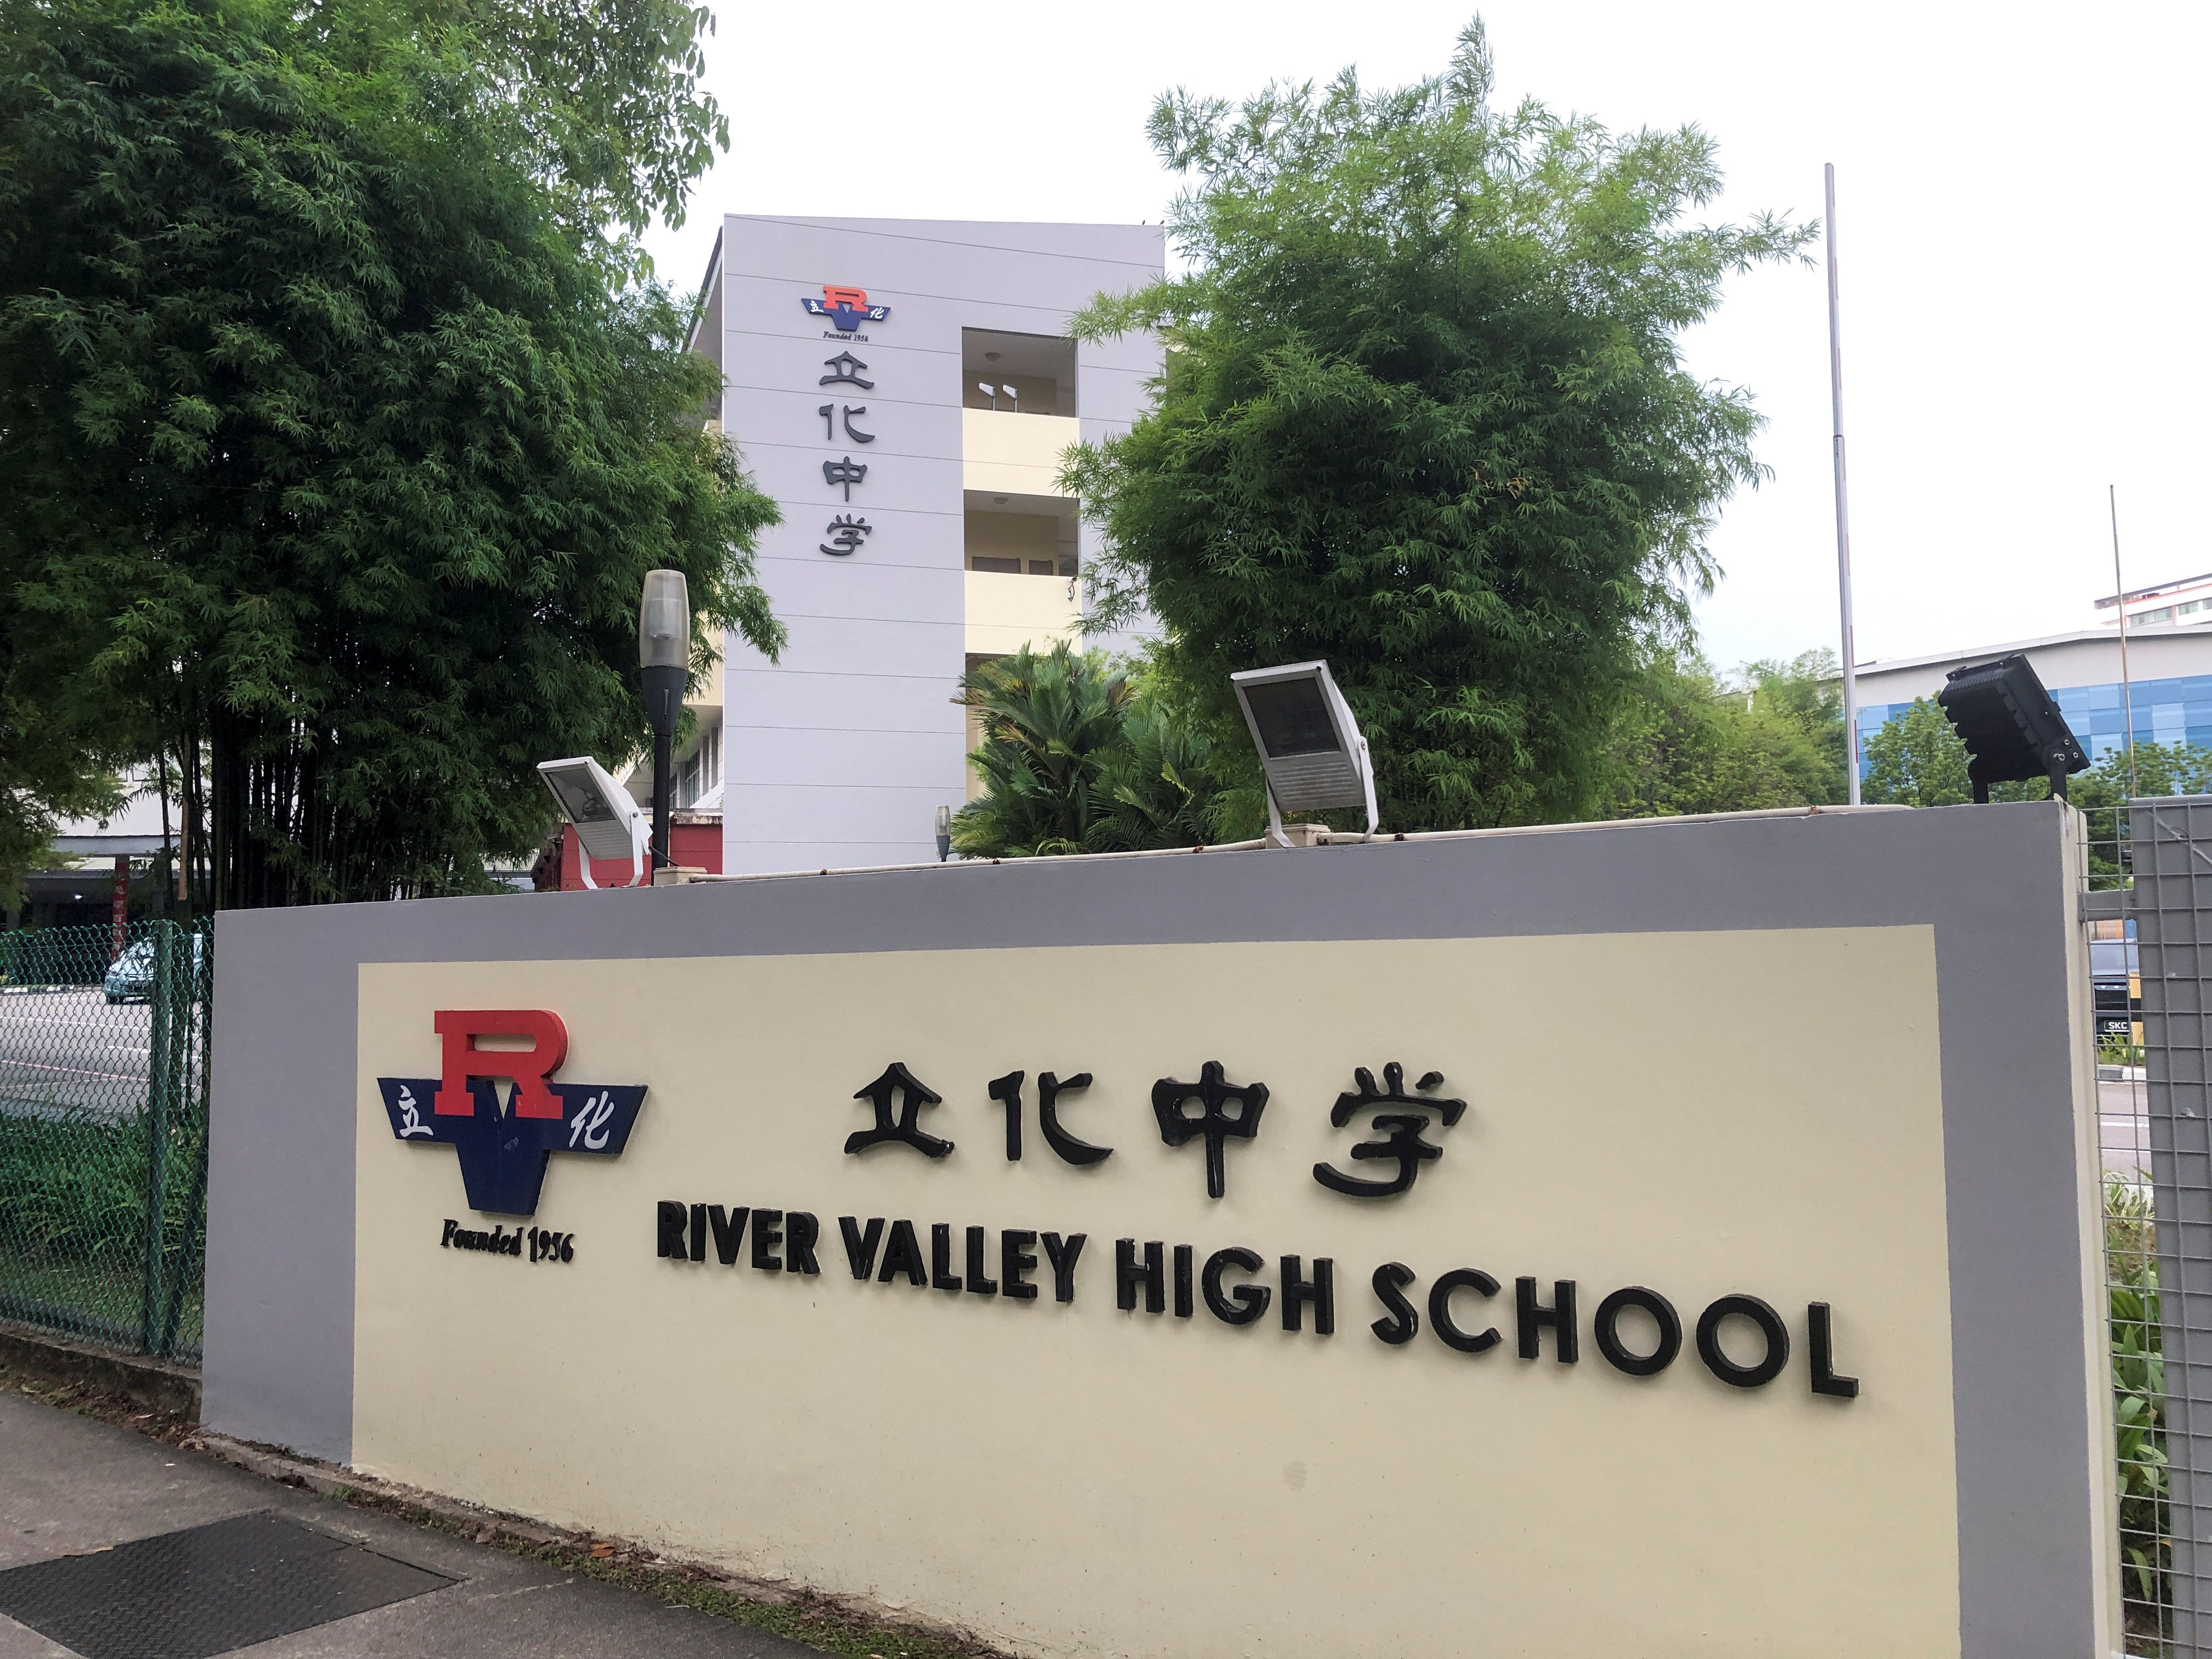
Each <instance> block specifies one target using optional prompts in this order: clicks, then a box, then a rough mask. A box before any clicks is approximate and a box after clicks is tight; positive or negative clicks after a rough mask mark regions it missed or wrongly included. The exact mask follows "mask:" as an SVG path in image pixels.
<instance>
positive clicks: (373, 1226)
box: [206, 805, 2118, 1659]
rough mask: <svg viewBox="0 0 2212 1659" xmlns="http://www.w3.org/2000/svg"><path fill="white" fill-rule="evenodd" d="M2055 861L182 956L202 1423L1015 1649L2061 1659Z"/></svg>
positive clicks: (761, 907)
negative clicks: (202, 1070)
mask: <svg viewBox="0 0 2212 1659" xmlns="http://www.w3.org/2000/svg"><path fill="white" fill-rule="evenodd" d="M2071 833H2072V831H2071V820H2070V818H2069V817H2068V816H2067V815H2065V813H2064V812H2063V809H2062V808H2059V807H2057V806H2055V805H2017V806H1996V807H1985V808H1960V809H1953V810H1948V811H1936V812H1924V813H1903V812H1883V811H1874V812H1867V813H1862V814H1842V813H1838V814H1822V815H1820V816H1817V817H1798V818H1781V819H1739V820H1733V821H1724V822H1718V823H1678V824H1667V823H1653V824H1637V825H1622V826H1609V827H1606V828H1602V829H1582V830H1576V831H1571V832H1545V833H1528V834H1518V835H1503V836H1480V837H1472V838H1468V839H1460V840H1449V841H1439V842H1423V843H1413V842H1408V843H1383V844H1378V845H1375V846H1371V847H1361V848H1328V849H1316V850H1310V851H1302V852H1297V853H1291V852H1273V853H1253V854H1204V855H1200V856H1195V857H1193V856H1180V857H1171V858H1163V859H1156V860H1107V861H1094V862H1076V861H1057V860H1040V861H1036V862H1032V863H1028V864H1021V865H1006V866H974V867H966V866H951V867H946V868H943V869H936V868H930V869H918V870H914V871H910V872H890V873H884V874H870V875H852V876H829V877H819V878H786V879H781V880H771V881H762V882H757V883H750V884H737V885H730V886H723V887H708V888H691V889H662V890H654V891H649V892H642V893H624V894H576V895H564V896H557V897H556V896H529V897H523V896H516V897H513V898H498V899H490V900H481V901H479V900H464V901H445V902H434V903H423V904H411V905H392V906H381V907H352V908H327V909H320V910H313V911H297V912H289V913H273V912H271V913H248V914H236V915H227V916H225V917H224V918H223V919H222V922H221V930H222V936H221V939H219V942H218V943H219V947H220V948H219V949H218V952H217V961H218V963H219V964H220V966H219V969H218V972H219V975H220V979H219V982H218V986H217V993H216V994H217V1003H218V1006H217V1010H216V1033H217V1036H216V1055H215V1065H216V1074H215V1087H216V1107H215V1114H216V1115H215V1134H216V1163H215V1174H214V1180H213V1187H212V1194H211V1214H210V1259H209V1289H208V1340H207V1353H208V1358H207V1383H206V1399H207V1415H208V1419H209V1421H210V1424H211V1425H212V1426H214V1427H216V1428H217V1429H219V1430H222V1431H226V1432H229V1433H233V1434H238V1435H243V1436H246V1437H252V1438H254V1439H258V1440H269V1441H276V1442H280V1443H289V1444H293V1445H296V1446H299V1447H301V1449H306V1450H308V1451H311V1452H315V1453H318V1454H319V1455H325V1456H327V1457H331V1458H335V1459H338V1460H341V1461H345V1462H351V1463H353V1464H354V1465H356V1467H359V1468H362V1469H365V1470H369V1471H373V1472H374V1473H377V1474H383V1475H386V1476H389V1477H392V1478H396V1479H398V1480H406V1481H410V1482H414V1483H416V1484H419V1485H422V1486H427V1487H430V1488H434V1489H436V1490H440V1491H443V1492H452V1493H457V1494H459V1495H461V1496H464V1497H466V1498H472V1499H475V1500H477V1501H479V1502H482V1503H485V1504H493V1505H496V1506H499V1507H501V1508H506V1509H510V1510H519V1511H521V1512H524V1513H526V1514H531V1515H534V1516H541V1517H544V1518H548V1519H550V1520H554V1521H557V1522H565V1523H569V1524H576V1525H584V1526H589V1527H592V1528H598V1529H600V1530H604V1531H608V1532H611V1533H616V1534H623V1535H627V1536H634V1537H636V1538H639V1539H641V1540H643V1541H647V1542H649V1543H651V1544H652V1545H653V1546H654V1547H659V1548H661V1549H663V1550H666V1551H670V1552H673V1553H680V1554H686V1555H690V1556H694V1557H701V1558H708V1559H714V1560H718V1561H721V1562H724V1563H726V1564H727V1565H732V1566H733V1567H738V1568H741V1569H743V1570H745V1571H751V1572H755V1573H766V1574H771V1575H788V1576H790V1577H793V1579H796V1580H799V1581H800V1582H805V1583H811V1584H815V1585H818V1586H821V1587H823V1588H827V1589H836V1590H841V1591H848V1592H855V1593H863V1594H868V1595H875V1596H877V1597H879V1598H882V1599H883V1600H884V1601H889V1602H891V1603H894V1604H896V1605H902V1606H905V1607H910V1608H913V1609H915V1610H917V1611H921V1612H925V1613H930V1614H933V1615H934V1616H937V1617H939V1618H943V1619H947V1620H956V1621H958V1622H961V1623H963V1624H966V1625H969V1626H972V1627H974V1628H975V1629H976V1630H978V1631H979V1632H983V1633H985V1634H987V1635H988V1636H990V1637H993V1638H996V1639H998V1640H1000V1641H1002V1642H1005V1643H1006V1644H1010V1645H1012V1646H1014V1647H1016V1648H1018V1649H1019V1650H1023V1651H1027V1652H1035V1653H1038V1654H1043V1655H1071V1656H1072V1655H1086V1656H1087V1655H1102V1656H1103V1655H1109V1654H1124V1653H1163V1652H1170V1653H1175V1654H1177V1655H1179V1656H1214V1655H1221V1656H1228V1655H1243V1654H1248V1653H1268V1652H1273V1653H1283V1654H1321V1653H1343V1654H1349V1653H1355V1652H1356V1653H1373V1652H1419V1653H1443V1652H1454V1651H1459V1652H1464V1651H1474V1650H1480V1651H1486V1652H1497V1653H1501V1654H1503V1653H1527V1654H1537V1653H1544V1654H1589V1653H1600V1652H1619V1653H1636V1654H1641V1655H1657V1654H1668V1655H1674V1654H1680V1655H1685V1656H1687V1655H1692V1654H1694V1655H1698V1656H1701V1659H1702V1656H1711V1655H1720V1654H1807V1655H1811V1654H1832V1653H1837V1652H1851V1653H1869V1654H1871V1653H1881V1654H1884V1655H1931V1656H1932V1655H1961V1654H1963V1655H1968V1656H1974V1659H1983V1656H1988V1659H1996V1656H2000V1655H2002V1656H2005V1659H2022V1656H2039V1655H2050V1656H2053V1659H2056V1656H2061V1655H2063V1656H2068V1659H2079V1656H2081V1655H2085V1654H2105V1653H2109V1652H2112V1651H2113V1650H2116V1648H2117V1640H2116V1629H2117V1627H2116V1625H2115V1623H2114V1620H2115V1619H2116V1616H2117V1613H2116V1609H2117V1601H2118V1597H2117V1586H2116V1584H2115V1583H2114V1582H2113V1556H2114V1550H2113V1546H2112V1524H2113V1521H2112V1516H2113V1498H2112V1481H2111V1468H2112V1460H2111V1455H2110V1449H2109V1448H2110V1426H2109V1420H2108V1413H2107V1411H2106V1404H2105V1402H2106V1398H2107V1395H2106V1389H2105V1384H2104V1378H2103V1373H2102V1365H2103V1360H2102V1328H2101V1320H2100V1314H2099V1309H2098V1298H2099V1295H2100V1288H2099V1279H2098V1274H2097V1272H2096V1261H2097V1258H2096V1255H2095V1245H2096V1241H2097V1237H2098V1235H2097V1231H2096V1224H2095V1219H2094V1209H2093V1206H2094V1201H2095V1193H2096V1182H2095V1174H2094V1164H2093V1121H2092V1119H2091V1115H2090V1113H2089V1111H2088V1109H2087V1105H2086V1102H2087V1099H2088V1093H2087V1071H2086V1066H2087V1042H2086V1034H2085V1031H2084V1030H2083V1023H2082V1020H2081V1012H2080V1011H2081V1009H2082V1008H2083V1007H2085V1006H2086V1004H2085V1003H2084V1002H2083V1000H2082V999H2081V998H2080V997H2078V996H2076V995H2075V994H2074V988H2075V987H2074V981H2075V979H2076V977H2077V976H2078V974H2079V972H2080V968H2079V964H2078V963H2077V961H2076V957H2078V955H2079V950H2078V946H2077V944H2076V940H2077V939H2078V933H2079V930H2078V927H2076V926H2075V921H2074V916H2073V909H2072V895H2073V892H2074V890H2075V871H2074V865H2073V854H2072V850H2071V848H2072V842H2071V840H2070V836H2071ZM510 1078H511V1079H513V1081H512V1082H509V1081H507V1079H510ZM472 1205H474V1206H478V1207H471V1206H472Z"/></svg>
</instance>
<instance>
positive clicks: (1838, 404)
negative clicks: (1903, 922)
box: [1822, 161, 1859, 806]
mask: <svg viewBox="0 0 2212 1659" xmlns="http://www.w3.org/2000/svg"><path fill="white" fill-rule="evenodd" d="M1827 189H1828V214H1827V218H1826V221H1825V222H1824V224H1823V227H1822V228H1824V229H1825V230H1826V232H1827V242H1828V391H1829V396H1830V398H1831V400H1832V403H1833V404H1834V407H1835V416H1836V420H1835V426H1836V432H1835V441H1834V444H1833V446H1832V453H1833V455H1834V459H1835V465H1836V585H1837V590H1838V595H1839V596H1840V598H1841V599H1842V603H1843V620H1844V779H1845V781H1846V782H1847V783H1848V785H1849V787H1850V803H1851V805H1854V806H1857V805H1858V804H1859V686H1858V643H1857V640H1856V639H1855V638H1854V637H1853V634H1852V628H1851V514H1850V497H1849V493H1848V491H1847V489H1846V488H1845V485H1844V336H1843V320H1842V319H1843V306H1842V301H1841V296H1840V293H1839V290H1838V287H1837V283H1836V164H1835V163H1834V162H1833V161H1831V162H1829V163H1828V164H1827Z"/></svg>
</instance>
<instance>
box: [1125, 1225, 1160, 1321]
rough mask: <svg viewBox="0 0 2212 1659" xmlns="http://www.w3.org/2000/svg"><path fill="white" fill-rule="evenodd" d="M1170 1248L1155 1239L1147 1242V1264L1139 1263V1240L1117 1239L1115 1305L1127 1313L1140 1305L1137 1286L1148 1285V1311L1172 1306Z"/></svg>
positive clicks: (1146, 1291)
mask: <svg viewBox="0 0 2212 1659" xmlns="http://www.w3.org/2000/svg"><path fill="white" fill-rule="evenodd" d="M1167 1271H1168V1268H1167V1247H1166V1245H1164V1243H1161V1241H1160V1240H1158V1239H1157V1238H1155V1239H1152V1240H1150V1241H1148V1242H1147V1243H1146V1245H1145V1265H1144V1266H1143V1267H1139V1266H1138V1265H1137V1241H1136V1240H1135V1239H1133V1238H1117V1239H1115V1241H1114V1305H1115V1307H1117V1308H1119V1309H1121V1311H1122V1312H1123V1313H1133V1312H1134V1311H1135V1310H1136V1306H1137V1286H1138V1285H1143V1286H1144V1287H1145V1311H1146V1313H1164V1312H1166V1311H1167V1305H1168V1286H1167Z"/></svg>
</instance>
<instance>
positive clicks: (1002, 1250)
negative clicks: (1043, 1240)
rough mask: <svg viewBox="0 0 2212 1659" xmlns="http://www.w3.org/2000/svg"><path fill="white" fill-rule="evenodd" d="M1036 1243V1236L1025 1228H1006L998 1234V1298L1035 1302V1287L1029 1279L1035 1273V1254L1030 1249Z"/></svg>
mask: <svg viewBox="0 0 2212 1659" xmlns="http://www.w3.org/2000/svg"><path fill="white" fill-rule="evenodd" d="M1034 1243H1036V1234H1035V1233H1033V1232H1030V1231H1028V1230H1027V1229H1026V1228H1022V1227H1008V1228H1006V1229H1005V1230H1004V1231H1001V1232H1000V1235H999V1278H1000V1281H1001V1283H1000V1289H999V1294H1000V1296H1010V1297H1013V1299H1014V1300H1015V1301H1017V1302H1034V1301H1036V1285H1032V1284H1030V1277H1029V1276H1030V1274H1031V1273H1035V1272H1036V1251H1035V1250H1033V1249H1030V1245H1032V1244H1034Z"/></svg>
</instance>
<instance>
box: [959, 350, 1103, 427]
mask: <svg viewBox="0 0 2212 1659" xmlns="http://www.w3.org/2000/svg"><path fill="white" fill-rule="evenodd" d="M1075 384H1076V381H1075V342H1074V341H1073V340H1069V339H1064V338H1062V337H1060V336H1058V335H1049V334H1006V333H1001V332H999V331H996V330H993V329H981V328H963V329H962V330H961V331H960V402H961V404H962V405H963V407H964V408H968V409H994V410H998V411H999V412H1000V414H1002V415H1059V416H1072V415H1073V414H1074V413H1075V412H1076V408H1075Z"/></svg>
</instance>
